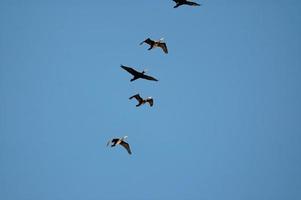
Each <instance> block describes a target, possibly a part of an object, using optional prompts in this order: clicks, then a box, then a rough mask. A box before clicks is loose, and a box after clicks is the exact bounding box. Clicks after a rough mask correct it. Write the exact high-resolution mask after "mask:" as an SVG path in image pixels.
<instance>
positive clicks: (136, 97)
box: [129, 94, 154, 107]
mask: <svg viewBox="0 0 301 200" xmlns="http://www.w3.org/2000/svg"><path fill="white" fill-rule="evenodd" d="M132 98H135V99H136V100H137V101H138V104H137V105H136V107H139V106H141V105H143V104H145V103H148V104H149V105H150V106H153V105H154V100H153V98H152V97H147V98H146V99H142V98H141V97H140V95H139V94H135V95H133V96H131V97H130V98H129V99H132Z"/></svg>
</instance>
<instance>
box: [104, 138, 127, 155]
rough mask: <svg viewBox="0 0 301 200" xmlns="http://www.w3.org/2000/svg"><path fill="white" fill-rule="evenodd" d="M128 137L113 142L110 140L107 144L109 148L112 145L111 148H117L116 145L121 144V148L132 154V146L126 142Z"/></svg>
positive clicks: (115, 139)
mask: <svg viewBox="0 0 301 200" xmlns="http://www.w3.org/2000/svg"><path fill="white" fill-rule="evenodd" d="M127 137H128V136H124V137H122V138H114V139H112V140H109V141H108V143H107V146H109V145H110V144H111V147H115V146H116V144H120V145H121V146H123V147H124V148H125V149H126V150H127V152H128V153H129V154H132V152H131V148H130V145H129V144H128V143H127V142H125V141H124V139H125V138H127Z"/></svg>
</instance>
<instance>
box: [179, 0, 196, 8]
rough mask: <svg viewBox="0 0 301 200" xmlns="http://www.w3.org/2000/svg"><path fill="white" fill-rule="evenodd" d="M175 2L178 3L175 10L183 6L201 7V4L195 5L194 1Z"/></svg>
mask: <svg viewBox="0 0 301 200" xmlns="http://www.w3.org/2000/svg"><path fill="white" fill-rule="evenodd" d="M173 1H174V2H175V3H176V5H175V6H174V8H177V7H179V6H182V5H189V6H200V5H201V4H198V3H195V2H192V1H187V0H173Z"/></svg>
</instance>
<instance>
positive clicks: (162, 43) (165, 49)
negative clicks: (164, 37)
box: [159, 42, 168, 54]
mask: <svg viewBox="0 0 301 200" xmlns="http://www.w3.org/2000/svg"><path fill="white" fill-rule="evenodd" d="M159 47H161V49H162V50H163V51H164V53H166V54H167V53H168V49H167V46H166V43H165V42H161V43H159Z"/></svg>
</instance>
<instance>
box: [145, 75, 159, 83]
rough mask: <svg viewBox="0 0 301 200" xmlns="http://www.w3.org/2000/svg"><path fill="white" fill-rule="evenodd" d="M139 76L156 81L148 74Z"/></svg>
mask: <svg viewBox="0 0 301 200" xmlns="http://www.w3.org/2000/svg"><path fill="white" fill-rule="evenodd" d="M141 78H144V79H147V80H150V81H158V80H157V79H155V78H154V77H152V76H148V75H145V74H142V76H141Z"/></svg>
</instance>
